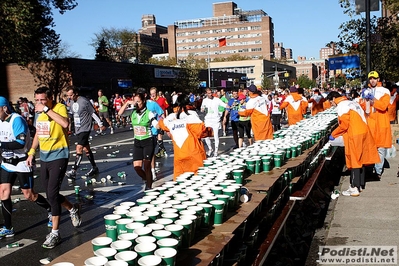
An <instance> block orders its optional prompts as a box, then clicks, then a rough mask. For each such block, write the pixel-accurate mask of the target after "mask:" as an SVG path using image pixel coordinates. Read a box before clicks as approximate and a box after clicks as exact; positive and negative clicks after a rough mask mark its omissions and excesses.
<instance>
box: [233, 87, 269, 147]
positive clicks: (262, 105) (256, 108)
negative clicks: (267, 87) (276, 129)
mask: <svg viewBox="0 0 399 266" xmlns="http://www.w3.org/2000/svg"><path fill="white" fill-rule="evenodd" d="M248 92H249V100H248V102H247V104H246V109H245V110H243V111H239V112H238V115H239V116H250V117H251V128H252V132H253V133H254V139H255V140H265V139H273V126H272V122H271V119H270V114H269V111H268V106H267V104H266V99H265V98H263V97H262V96H261V95H260V94H261V92H260V91H258V89H257V88H256V86H255V85H253V84H252V85H251V86H249V87H248Z"/></svg>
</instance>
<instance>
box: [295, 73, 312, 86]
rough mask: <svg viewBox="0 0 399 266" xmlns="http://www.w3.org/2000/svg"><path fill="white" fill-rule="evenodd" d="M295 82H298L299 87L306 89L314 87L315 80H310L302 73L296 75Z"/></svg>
mask: <svg viewBox="0 0 399 266" xmlns="http://www.w3.org/2000/svg"><path fill="white" fill-rule="evenodd" d="M297 84H299V86H300V87H301V88H306V89H309V88H314V87H316V81H315V80H311V79H310V78H309V77H308V76H306V75H303V74H302V75H301V76H299V77H298V79H297Z"/></svg>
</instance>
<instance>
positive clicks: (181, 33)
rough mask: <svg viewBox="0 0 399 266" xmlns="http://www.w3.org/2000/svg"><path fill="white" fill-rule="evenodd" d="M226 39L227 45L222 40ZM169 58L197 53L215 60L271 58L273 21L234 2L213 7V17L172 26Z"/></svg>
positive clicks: (263, 14)
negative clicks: (233, 56)
mask: <svg viewBox="0 0 399 266" xmlns="http://www.w3.org/2000/svg"><path fill="white" fill-rule="evenodd" d="M222 38H226V40H227V42H226V46H222V47H221V46H220V45H219V42H218V41H219V40H220V39H222ZM168 40H169V56H170V57H171V58H176V59H177V60H180V59H184V58H186V57H187V56H188V55H189V54H194V55H195V56H196V57H197V58H199V59H201V58H202V59H205V60H208V57H209V59H210V61H213V60H214V59H215V58H226V57H229V56H231V55H234V54H238V55H241V56H248V57H250V58H251V59H262V58H263V59H268V60H269V59H270V58H271V54H272V53H273V51H274V47H273V45H274V26H273V23H272V18H271V17H270V16H268V15H267V14H266V13H265V12H264V11H263V10H251V11H244V10H242V9H240V8H238V7H237V4H236V3H234V2H220V3H214V4H213V17H211V18H200V19H190V20H184V21H176V22H175V23H174V25H170V26H168Z"/></svg>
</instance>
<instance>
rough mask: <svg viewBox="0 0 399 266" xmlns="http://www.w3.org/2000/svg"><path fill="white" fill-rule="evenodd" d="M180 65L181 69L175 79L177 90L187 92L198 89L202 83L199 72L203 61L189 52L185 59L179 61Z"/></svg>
mask: <svg viewBox="0 0 399 266" xmlns="http://www.w3.org/2000/svg"><path fill="white" fill-rule="evenodd" d="M179 65H180V67H181V69H180V71H179V74H178V76H177V78H176V79H175V81H174V87H175V88H176V90H177V91H181V92H187V93H189V92H195V91H197V89H198V86H199V83H200V80H199V72H200V70H201V69H202V67H203V65H202V64H201V61H200V60H198V59H196V58H195V57H194V55H192V54H189V55H188V57H187V58H186V59H185V60H182V61H180V62H179Z"/></svg>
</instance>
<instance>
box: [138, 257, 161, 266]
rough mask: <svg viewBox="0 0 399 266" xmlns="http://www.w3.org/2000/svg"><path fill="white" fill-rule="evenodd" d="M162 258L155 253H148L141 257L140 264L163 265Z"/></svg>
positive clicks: (141, 265) (147, 265)
mask: <svg viewBox="0 0 399 266" xmlns="http://www.w3.org/2000/svg"><path fill="white" fill-rule="evenodd" d="M161 263H162V259H161V258H160V257H158V256H155V255H148V256H145V257H142V258H140V259H139V261H138V264H139V266H158V265H161Z"/></svg>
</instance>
